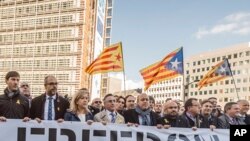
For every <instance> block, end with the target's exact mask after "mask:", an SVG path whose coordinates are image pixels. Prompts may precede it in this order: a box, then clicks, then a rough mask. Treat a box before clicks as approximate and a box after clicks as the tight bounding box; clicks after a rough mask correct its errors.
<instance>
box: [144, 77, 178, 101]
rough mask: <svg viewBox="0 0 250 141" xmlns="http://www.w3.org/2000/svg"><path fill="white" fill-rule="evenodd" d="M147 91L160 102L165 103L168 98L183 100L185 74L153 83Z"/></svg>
mask: <svg viewBox="0 0 250 141" xmlns="http://www.w3.org/2000/svg"><path fill="white" fill-rule="evenodd" d="M145 93H147V94H148V95H151V96H153V97H154V99H155V101H156V102H159V103H164V102H165V100H166V99H167V98H172V99H175V100H182V98H183V76H178V77H176V78H173V79H170V80H165V81H162V82H159V83H156V84H153V85H151V86H150V87H149V89H148V90H147V91H145Z"/></svg>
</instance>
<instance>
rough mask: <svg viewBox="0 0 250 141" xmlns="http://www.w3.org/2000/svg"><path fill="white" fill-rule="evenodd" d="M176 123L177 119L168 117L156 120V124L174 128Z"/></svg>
mask: <svg viewBox="0 0 250 141" xmlns="http://www.w3.org/2000/svg"><path fill="white" fill-rule="evenodd" d="M176 121H177V117H176V118H174V119H173V118H170V117H168V116H164V117H160V118H158V119H157V124H161V125H170V126H171V127H176Z"/></svg>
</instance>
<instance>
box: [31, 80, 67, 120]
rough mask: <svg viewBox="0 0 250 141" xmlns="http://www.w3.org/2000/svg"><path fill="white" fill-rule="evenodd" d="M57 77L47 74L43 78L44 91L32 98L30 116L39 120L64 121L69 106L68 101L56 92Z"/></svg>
mask: <svg viewBox="0 0 250 141" xmlns="http://www.w3.org/2000/svg"><path fill="white" fill-rule="evenodd" d="M57 85H58V83H57V79H56V78H55V77H54V76H52V75H48V76H46V77H45V79H44V87H45V93H44V94H42V95H40V96H38V97H36V98H34V99H32V101H31V108H30V117H31V118H32V119H35V120H37V121H38V122H41V120H57V121H58V122H62V121H64V120H63V119H64V114H65V113H66V110H67V109H68V108H69V102H68V100H66V99H65V98H63V97H62V96H60V95H59V94H58V93H57Z"/></svg>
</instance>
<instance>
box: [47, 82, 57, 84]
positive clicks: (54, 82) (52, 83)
mask: <svg viewBox="0 0 250 141" xmlns="http://www.w3.org/2000/svg"><path fill="white" fill-rule="evenodd" d="M57 84H58V83H57V82H50V83H47V85H57Z"/></svg>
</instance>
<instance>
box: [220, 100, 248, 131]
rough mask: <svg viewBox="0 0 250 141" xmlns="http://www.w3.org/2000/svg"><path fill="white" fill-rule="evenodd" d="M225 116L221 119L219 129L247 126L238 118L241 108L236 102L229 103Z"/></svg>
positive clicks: (225, 109) (226, 106)
mask: <svg viewBox="0 0 250 141" xmlns="http://www.w3.org/2000/svg"><path fill="white" fill-rule="evenodd" d="M224 111H225V114H224V115H222V116H220V117H219V121H218V128H222V129H229V128H230V125H245V122H244V121H242V120H241V119H240V118H238V117H237V116H238V115H239V113H240V107H239V105H238V104H237V103H236V102H228V103H226V105H225V106H224Z"/></svg>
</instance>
